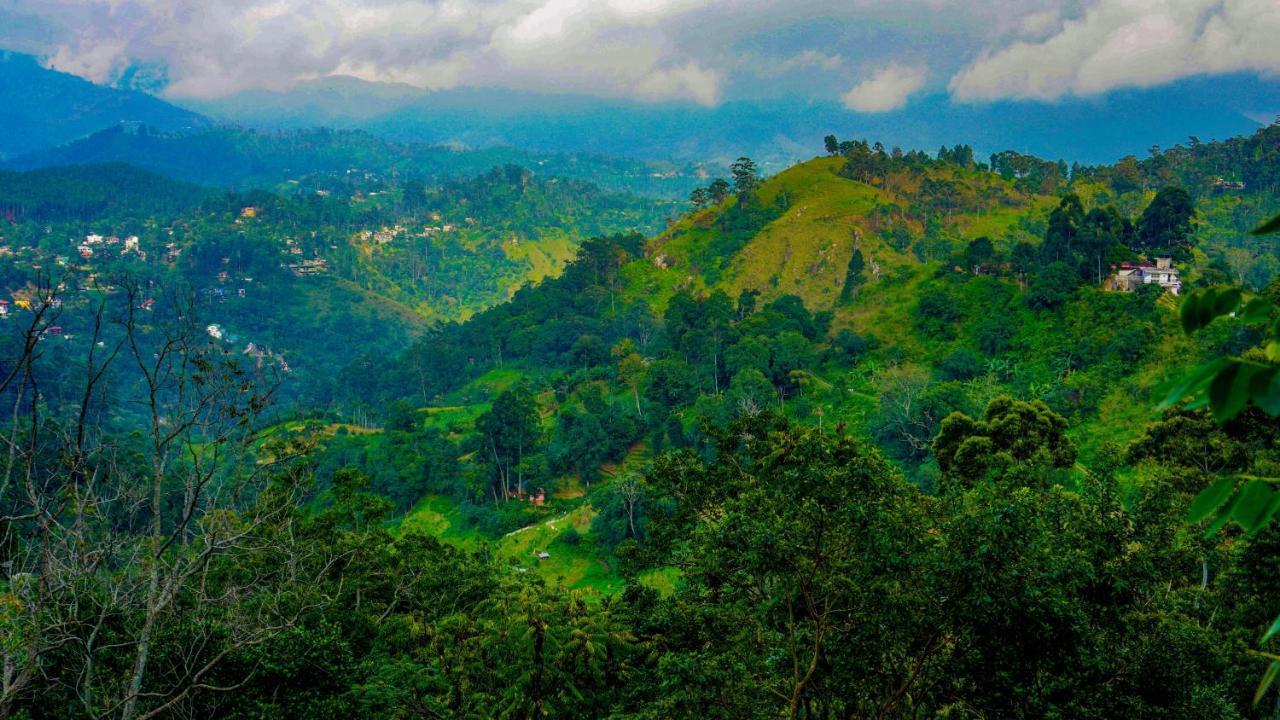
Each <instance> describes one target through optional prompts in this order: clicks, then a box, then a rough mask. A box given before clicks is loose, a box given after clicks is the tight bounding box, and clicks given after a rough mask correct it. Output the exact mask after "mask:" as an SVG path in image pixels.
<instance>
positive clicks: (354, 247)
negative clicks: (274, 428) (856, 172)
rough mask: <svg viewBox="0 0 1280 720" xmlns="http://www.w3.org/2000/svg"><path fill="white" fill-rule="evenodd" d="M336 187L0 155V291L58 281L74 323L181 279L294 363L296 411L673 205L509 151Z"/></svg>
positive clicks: (652, 225)
mask: <svg viewBox="0 0 1280 720" xmlns="http://www.w3.org/2000/svg"><path fill="white" fill-rule="evenodd" d="M330 187H333V188H334V189H333V190H326V189H321V188H314V189H304V188H302V187H298V186H293V187H292V188H291V191H290V192H288V193H281V194H276V193H269V192H264V191H253V192H249V193H243V194H237V193H226V192H219V191H216V190H213V189H210V188H207V187H203V186H196V185H191V184H187V183H183V182H178V181H174V180H171V179H169V178H166V177H162V176H159V175H155V174H152V173H150V172H147V171H144V170H140V169H138V168H136V167H133V166H129V165H123V164H106V165H93V166H66V167H54V168H47V169H41V170H34V171H29V172H7V171H0V217H2V218H4V220H5V221H7V222H6V223H5V225H4V226H3V227H0V247H3V250H2V251H0V288H2V292H3V298H0V299H3V300H5V301H6V302H14V301H16V300H19V299H21V298H24V297H26V296H27V295H28V294H30V293H32V292H34V289H35V288H39V287H44V286H47V285H49V284H50V283H52V284H54V285H57V286H61V287H63V288H64V289H65V294H66V297H65V298H63V302H62V303H61V304H60V312H59V318H60V319H59V323H60V327H62V328H64V329H65V331H66V333H67V335H68V336H72V337H74V336H76V335H79V334H81V333H86V332H89V329H90V327H91V324H92V322H93V308H94V307H95V304H96V301H95V300H94V296H95V293H96V292H98V291H101V290H103V289H105V290H106V292H107V293H108V294H110V293H115V292H118V291H119V289H120V287H121V286H126V287H127V286H129V285H132V284H136V283H141V284H142V287H144V288H151V289H148V290H147V294H148V295H150V297H148V298H143V300H151V301H152V302H157V301H158V300H159V299H162V295H163V294H165V293H177V294H179V295H185V294H188V293H190V294H191V295H193V296H194V301H195V303H196V306H197V308H198V311H199V312H200V314H201V315H202V317H203V318H204V319H205V322H206V324H207V325H210V326H215V327H216V328H217V330H216V333H217V336H218V337H217V339H219V340H220V341H222V343H223V344H225V345H226V347H228V348H229V349H232V350H235V351H236V352H239V353H242V354H243V353H250V354H257V353H263V352H265V353H266V356H267V357H269V358H272V359H274V360H276V361H279V362H281V363H282V367H285V368H287V372H285V373H284V374H283V375H282V376H281V379H282V381H283V382H282V386H281V388H280V392H279V393H278V395H277V397H278V399H279V400H281V401H282V402H283V403H284V404H285V405H286V406H288V407H289V408H290V411H291V412H293V411H298V412H302V413H304V414H305V413H308V412H311V411H313V410H317V409H321V410H322V409H325V408H328V407H329V406H330V403H331V398H332V397H333V395H334V392H335V388H336V387H340V386H342V385H343V384H344V380H343V375H344V373H345V372H347V371H354V372H359V370H358V369H359V368H361V367H367V366H368V365H369V364H370V363H371V362H373V360H372V359H377V360H382V359H385V358H387V357H391V356H394V355H395V354H397V353H399V352H401V351H402V350H403V349H404V348H405V347H407V346H408V345H409V344H410V343H411V342H412V340H413V339H414V338H416V337H418V336H420V335H422V334H423V333H425V332H427V331H429V330H430V329H431V328H432V327H435V326H438V325H440V324H442V323H445V322H450V321H457V320H461V319H465V318H466V317H468V316H470V315H472V314H474V313H476V312H479V311H482V310H484V309H486V308H489V307H491V306H493V305H495V304H499V303H502V302H505V301H506V300H507V299H508V298H510V297H511V295H512V294H514V293H515V292H516V291H517V290H518V289H519V288H520V287H522V286H524V285H526V284H529V283H537V282H539V281H541V280H543V279H544V278H547V277H554V276H556V275H558V274H559V273H560V271H561V269H562V268H563V266H564V264H565V263H566V262H567V261H568V260H570V259H571V258H572V257H573V255H574V253H575V252H576V250H577V247H578V245H579V244H580V243H581V242H582V240H583V239H585V238H587V237H590V236H592V235H597V234H601V233H607V232H615V231H622V230H639V231H644V232H654V231H656V229H657V228H658V227H660V226H661V223H662V218H663V216H664V214H665V213H666V212H669V204H667V203H662V202H657V201H652V200H648V199H644V198H639V197H635V196H631V195H626V194H615V193H608V192H604V191H602V190H600V189H599V188H597V187H596V186H595V185H592V184H591V183H588V182H585V181H580V180H573V179H563V178H553V177H551V178H549V177H541V176H539V175H535V174H534V173H533V172H531V171H529V170H526V169H523V168H519V167H515V166H502V167H498V168H493V169H492V170H491V171H489V172H487V173H484V174H483V175H479V176H477V177H474V178H469V179H460V180H452V181H448V182H445V183H443V184H441V185H432V186H428V185H427V184H425V183H423V182H422V181H421V180H418V179H416V178H415V179H411V180H400V179H398V178H395V177H388V178H382V177H366V176H364V175H360V176H359V177H351V178H347V179H345V180H344V181H343V182H342V184H341V185H335V186H330ZM162 289H163V290H162ZM148 307H150V305H149V304H148ZM211 334H213V332H212V331H211Z"/></svg>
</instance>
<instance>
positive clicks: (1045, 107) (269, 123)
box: [0, 52, 1280, 170]
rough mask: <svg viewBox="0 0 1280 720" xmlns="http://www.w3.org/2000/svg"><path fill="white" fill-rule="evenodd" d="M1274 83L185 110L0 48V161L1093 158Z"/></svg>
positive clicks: (339, 80)
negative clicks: (219, 156) (842, 146)
mask: <svg viewBox="0 0 1280 720" xmlns="http://www.w3.org/2000/svg"><path fill="white" fill-rule="evenodd" d="M1277 98H1280V81H1276V80H1267V79H1263V80H1259V79H1257V78H1253V77H1245V76H1221V77H1217V78H1212V79H1208V78H1200V79H1191V80H1183V81H1180V82H1176V83H1172V84H1169V85H1165V86H1162V87H1158V88H1154V89H1145V90H1123V91H1117V92H1113V93H1111V94H1108V95H1106V96H1101V97H1097V98H1090V99H1067V100H1061V101H1059V102H1056V103H1044V102H1036V101H1016V102H1015V101H1008V102H996V103H983V104H960V103H955V102H953V101H951V100H950V99H948V98H947V97H946V96H945V95H941V94H938V95H928V96H924V97H922V98H920V99H917V100H914V101H912V102H910V103H908V104H907V105H906V106H905V107H903V108H901V109H899V110H895V111H891V112H885V113H857V112H853V111H850V110H848V109H846V108H845V107H844V106H842V105H841V104H840V103H838V102H835V101H825V100H811V99H803V98H799V97H795V98H786V97H772V98H759V99H745V100H735V101H731V102H726V103H723V104H721V105H718V106H715V107H704V106H700V105H696V104H692V103H685V102H662V103H642V102H632V101H625V100H616V99H605V98H595V97H589V96H585V95H549V94H545V93H536V92H522V91H515V90H502V89H483V88H459V89H454V90H446V91H437V92H431V91H425V90H420V89H417V88H414V87H411V86H408V85H397V84H390V83H371V82H366V81H363V80H358V79H355V78H350V77H332V78H325V79H321V80H315V81H311V82H306V83H302V84H300V85H298V86H297V87H295V88H294V89H293V90H291V91H287V92H272V91H265V90H253V91H246V92H242V93H238V94H235V95H231V96H228V97H225V98H221V99H217V100H204V101H189V102H187V103H186V104H187V105H188V106H189V107H190V108H191V109H186V108H184V107H180V106H178V105H175V104H172V103H169V102H166V101H165V100H162V99H160V98H158V97H155V96H153V95H148V94H146V93H143V92H139V91H136V90H129V89H117V88H110V87H104V86H100V85H95V84H93V83H90V82H88V81H86V80H83V79H81V78H78V77H76V76H74V75H70V74H66V73H61V72H57V71H54V70H49V69H46V68H44V67H42V66H41V64H40V62H39V61H38V60H37V59H36V58H34V57H32V56H29V55H22V54H19V53H12V52H5V53H3V54H0V127H4V128H5V129H6V132H5V134H4V135H3V137H0V159H2V158H13V157H16V156H19V155H23V154H27V153H32V152H34V151H38V150H44V149H47V148H51V147H55V146H60V145H65V144H68V143H70V142H72V141H74V140H77V139H80V138H83V137H85V136H87V135H90V134H92V133H94V132H96V131H98V130H101V129H104V128H106V127H110V126H112V125H117V124H120V123H133V124H140V125H146V126H149V127H152V128H155V129H158V130H163V131H181V130H189V129H200V128H208V127H211V126H213V125H216V124H237V125H243V126H248V127H253V128H259V129H267V130H270V129H303V128H314V127H320V126H324V127H333V128H337V129H362V130H367V131H370V132H373V133H375V134H378V135H381V136H384V137H385V138H387V139H389V140H392V141H396V142H413V143H422V144H429V145H449V146H455V147H465V148H486V147H515V148H520V149H522V150H526V151H537V152H546V153H600V154H606V155H611V156H627V157H632V158H644V159H663V160H668V159H671V160H679V161H708V162H718V163H726V162H727V161H731V160H732V159H733V158H735V157H738V156H740V155H744V154H745V155H751V156H753V157H756V158H757V159H758V160H759V161H760V162H761V163H762V166H763V167H764V168H765V169H770V168H772V169H774V170H777V169H781V168H782V167H785V166H786V165H787V164H789V163H791V162H795V161H796V160H799V159H803V158H806V157H811V156H812V155H813V154H814V152H815V150H816V149H817V148H815V147H814V146H813V142H814V138H818V137H822V136H823V135H825V134H827V133H838V134H841V135H842V136H843V135H849V136H855V137H865V138H870V139H873V140H879V141H881V142H883V143H884V144H885V145H886V146H893V145H898V146H901V147H903V148H904V149H923V150H933V149H935V148H936V147H938V146H939V145H942V144H944V143H952V142H955V141H957V140H961V141H963V142H966V143H968V144H970V145H972V146H973V147H974V148H975V149H976V150H977V151H978V154H979V156H980V157H985V156H986V155H987V154H989V153H991V152H997V151H1000V150H1005V149H1014V150H1017V151H1019V152H1023V153H1031V154H1034V155H1038V156H1041V157H1047V158H1052V159H1058V158H1062V159H1065V160H1067V161H1068V162H1080V163H1084V164H1098V163H1106V162H1112V161H1114V160H1116V159H1118V158H1120V157H1123V156H1125V155H1131V154H1132V155H1139V156H1144V155H1145V154H1146V150H1147V149H1148V148H1149V147H1150V146H1151V145H1153V144H1154V145H1162V146H1168V145H1172V144H1174V143H1179V142H1183V141H1185V140H1186V139H1187V138H1188V137H1189V136H1192V135H1194V136H1197V137H1199V138H1200V139H1202V140H1210V139H1214V138H1224V137H1230V136H1233V135H1238V134H1242V133H1248V132H1252V131H1253V130H1256V129H1257V128H1258V127H1259V126H1260V125H1262V124H1266V123H1267V122H1269V121H1270V119H1271V115H1272V113H1273V112H1275V111H1277V110H1280V107H1277V105H1280V101H1277Z"/></svg>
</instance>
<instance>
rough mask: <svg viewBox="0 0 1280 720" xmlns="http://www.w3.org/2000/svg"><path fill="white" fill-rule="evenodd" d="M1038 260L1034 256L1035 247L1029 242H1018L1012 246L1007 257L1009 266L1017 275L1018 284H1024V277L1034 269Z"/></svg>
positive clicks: (1035, 255)
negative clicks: (1011, 250)
mask: <svg viewBox="0 0 1280 720" xmlns="http://www.w3.org/2000/svg"><path fill="white" fill-rule="evenodd" d="M1038 262H1039V258H1038V257H1037V254H1036V249H1035V246H1034V245H1032V244H1031V243H1029V242H1025V241H1024V242H1020V243H1018V244H1017V245H1014V246H1013V252H1012V253H1011V254H1010V256H1009V264H1010V265H1011V266H1012V267H1013V271H1014V272H1016V273H1017V274H1018V282H1020V283H1023V284H1024V285H1025V284H1026V277H1027V275H1028V274H1030V273H1031V272H1032V271H1034V270H1035V269H1036V265H1037V264H1038Z"/></svg>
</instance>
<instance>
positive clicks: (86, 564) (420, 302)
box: [0, 125, 1280, 720]
mask: <svg viewBox="0 0 1280 720" xmlns="http://www.w3.org/2000/svg"><path fill="white" fill-rule="evenodd" d="M335 142H336V141H335ZM354 142H355V143H356V144H357V146H361V144H362V143H364V142H365V139H360V138H357V139H356V140H355V141H354ZM814 151H815V153H819V154H818V156H817V157H814V158H813V159H812V160H808V161H805V162H802V163H799V164H797V165H795V166H793V167H790V168H787V169H785V170H783V171H781V172H779V173H777V174H775V175H772V176H769V177H765V176H763V175H762V173H761V171H760V169H759V167H758V166H757V164H756V163H755V162H754V161H752V160H751V159H750V158H746V157H743V158H739V159H738V160H737V161H736V162H734V163H732V164H731V165H730V166H729V167H728V168H727V171H728V172H727V175H726V176H725V177H712V176H708V177H706V178H702V179H701V180H700V182H703V181H705V182H703V184H700V185H698V186H696V187H693V188H690V189H689V201H688V203H687V204H686V205H682V206H680V207H679V208H678V209H677V208H676V207H674V206H673V204H672V203H670V202H666V201H661V200H654V199H652V198H648V199H646V198H644V197H640V196H637V195H629V194H625V193H618V192H611V191H605V190H601V189H599V188H598V187H597V186H595V185H592V184H589V183H587V182H585V181H583V180H575V179H572V178H568V177H558V176H553V175H550V174H549V173H544V172H542V171H538V170H530V169H526V168H522V167H519V166H515V165H509V164H497V165H495V166H494V167H493V169H491V170H488V171H487V172H481V173H477V174H475V175H474V176H473V177H471V178H469V179H460V178H449V179H440V178H434V177H431V176H429V175H427V174H425V173H417V174H414V173H413V172H411V171H408V170H405V171H404V173H403V174H399V173H397V174H389V173H388V174H382V173H370V174H368V175H367V176H366V175H364V174H361V175H360V176H359V177H350V178H346V179H344V180H343V182H342V183H341V184H332V183H330V182H329V179H327V178H326V179H323V180H320V181H315V182H316V183H318V184H309V183H312V180H304V181H303V182H300V183H299V185H298V187H297V188H295V189H294V190H293V191H289V190H287V189H281V188H273V189H272V190H246V191H243V192H238V193H228V192H225V191H216V192H215V191H211V190H201V189H197V188H195V187H193V186H188V185H185V184H182V183H179V182H177V181H172V180H169V179H167V178H164V177H161V176H159V175H152V174H150V173H149V172H146V171H142V170H136V169H133V168H129V167H125V166H119V165H103V166H87V167H83V168H80V169H64V170H58V171H48V170H45V171H34V172H31V173H24V174H16V173H15V174H0V208H2V209H3V210H4V212H5V213H6V217H7V222H6V224H5V225H4V226H3V228H0V234H2V235H3V242H0V246H3V248H5V249H4V250H0V254H3V257H0V270H2V272H0V284H3V285H4V289H5V291H6V293H7V295H8V297H9V298H10V301H11V302H8V303H6V304H5V305H4V306H3V307H4V308H5V310H4V313H3V314H4V315H5V318H4V319H3V320H0V333H2V336H3V344H2V345H0V350H2V352H0V355H2V358H0V398H3V400H4V402H5V403H6V404H5V406H4V407H5V412H4V413H3V414H4V416H5V420H3V421H0V431H2V432H3V436H4V438H5V444H6V448H7V450H6V460H5V470H4V473H3V475H0V503H3V505H2V507H3V510H2V511H0V512H2V513H3V514H2V515H0V523H2V528H3V530H2V531H0V566H2V567H4V568H5V572H4V574H3V576H2V577H0V638H2V639H3V640H2V642H0V655H2V659H3V673H2V680H3V682H2V683H0V718H8V717H14V718H23V719H24V720H36V719H43V718H63V717H82V716H83V717H94V718H124V719H126V720H136V719H138V718H162V717H163V718H168V717H201V718H203V717H209V718H212V717H217V718H259V719H260V718H291V717H306V718H313V717H314V718H330V717H332V718H345V717H362V718H366V717H367V718H388V719H398V718H410V717H413V718H417V717H439V718H496V717H502V718H529V719H532V718H545V717H554V718H615V719H618V720H621V719H624V718H634V719H637V720H639V719H641V718H653V719H655V720H656V719H658V718H684V717H706V718H725V719H728V718H761V719H763V718H777V717H787V718H807V719H814V720H817V719H820V718H821V719H827V718H918V717H963V718H997V717H1001V718H1002V717H1019V718H1021V717H1025V718H1045V717H1053V718H1115V717H1126V718H1188V719H1190V718H1205V717H1214V718H1264V717H1274V715H1275V711H1276V708H1277V707H1280V690H1278V689H1277V687H1276V686H1275V684H1274V680H1275V678H1276V677H1277V675H1280V662H1277V661H1280V647H1277V642H1278V640H1277V638H1276V635H1277V631H1278V630H1280V624H1278V623H1277V621H1276V618H1277V614H1280V606H1278V605H1277V604H1276V601H1275V599H1276V597H1277V588H1276V587H1274V585H1275V576H1274V575H1273V574H1272V571H1273V570H1274V567H1275V558H1276V557H1277V552H1278V551H1280V528H1278V527H1277V526H1276V525H1275V524H1274V523H1272V522H1271V519H1272V517H1273V516H1274V515H1275V513H1276V512H1277V510H1280V496H1277V495H1276V494H1275V492H1274V490H1273V485H1274V482H1273V480H1274V478H1275V477H1276V476H1277V474H1278V473H1280V470H1278V469H1277V468H1278V467H1280V447H1277V444H1276V439H1277V438H1278V437H1280V419H1278V418H1277V416H1278V415H1280V366H1277V364H1276V363H1277V359H1278V358H1280V340H1277V338H1278V337H1280V279H1278V278H1280V254H1277V253H1276V252H1275V250H1274V246H1273V244H1272V243H1273V242H1274V237H1273V236H1270V235H1268V234H1266V233H1267V231H1268V230H1276V229H1280V228H1277V225H1280V223H1277V222H1276V221H1271V222H1269V223H1268V220H1269V218H1271V217H1273V216H1275V215H1276V213H1277V212H1280V198H1278V197H1277V192H1278V190H1280V188H1277V186H1276V182H1275V176H1274V173H1275V172H1276V168H1277V167H1280V166H1278V165H1277V164H1276V161H1277V159H1278V156H1280V125H1272V126H1269V127H1266V128H1263V129H1261V130H1259V131H1258V132H1257V133H1256V134H1254V135H1252V136H1250V137H1241V138H1234V139H1231V140H1227V141H1224V142H1200V141H1199V140H1196V139H1194V138H1193V139H1191V140H1189V141H1188V144H1186V145H1179V146H1176V147H1173V148H1169V149H1163V150H1162V149H1159V148H1153V149H1152V152H1151V153H1149V155H1150V156H1149V157H1147V158H1144V159H1141V160H1139V159H1136V158H1132V157H1130V158H1125V159H1123V160H1121V161H1120V162H1118V163H1116V164H1114V165H1109V166H1099V167H1084V166H1079V165H1076V166H1068V164H1067V163H1065V162H1060V161H1049V160H1044V159H1039V158H1034V157H1031V156H1028V155H1023V154H1019V153H1016V152H1013V151H1007V152H1001V153H996V154H994V155H991V156H990V157H989V158H988V160H987V161H986V162H984V161H982V160H981V159H979V158H978V157H976V155H975V152H974V150H973V149H972V148H971V147H969V146H967V145H963V144H960V145H954V146H949V147H948V146H944V147H942V148H941V149H940V150H939V151H938V152H937V153H934V154H931V153H924V152H920V151H906V152H904V151H902V150H900V149H897V148H886V147H884V146H883V145H880V144H878V143H874V142H869V141H866V140H858V139H849V140H841V139H840V138H838V137H836V136H834V135H833V136H829V137H827V138H825V139H824V142H823V143H822V145H821V146H817V145H816V144H815V147H814ZM324 152H328V151H327V150H326V151H324ZM316 177H320V176H316ZM104 188H105V189H104ZM108 190H111V191H110V192H108ZM682 192H683V188H682ZM446 227H447V228H448V229H446ZM1255 229H1257V230H1258V231H1259V232H1260V233H1262V234H1254V233H1253V232H1252V231H1254V230H1255ZM112 240H115V241H116V242H114V243H113V242H112ZM128 248H133V250H129V249H128ZM1125 278H1137V279H1136V280H1132V279H1130V280H1125ZM1126 283H1129V284H1126ZM232 337H234V340H232V339H231V338H232Z"/></svg>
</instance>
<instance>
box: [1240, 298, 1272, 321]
mask: <svg viewBox="0 0 1280 720" xmlns="http://www.w3.org/2000/svg"><path fill="white" fill-rule="evenodd" d="M1271 310H1272V306H1271V301H1270V300H1267V299H1266V298H1264V297H1256V298H1254V299H1252V300H1250V301H1249V302H1248V303H1245V306H1244V310H1242V311H1240V320H1241V322H1244V323H1248V324H1250V325H1261V324H1263V323H1265V322H1267V321H1268V320H1270V319H1271Z"/></svg>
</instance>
